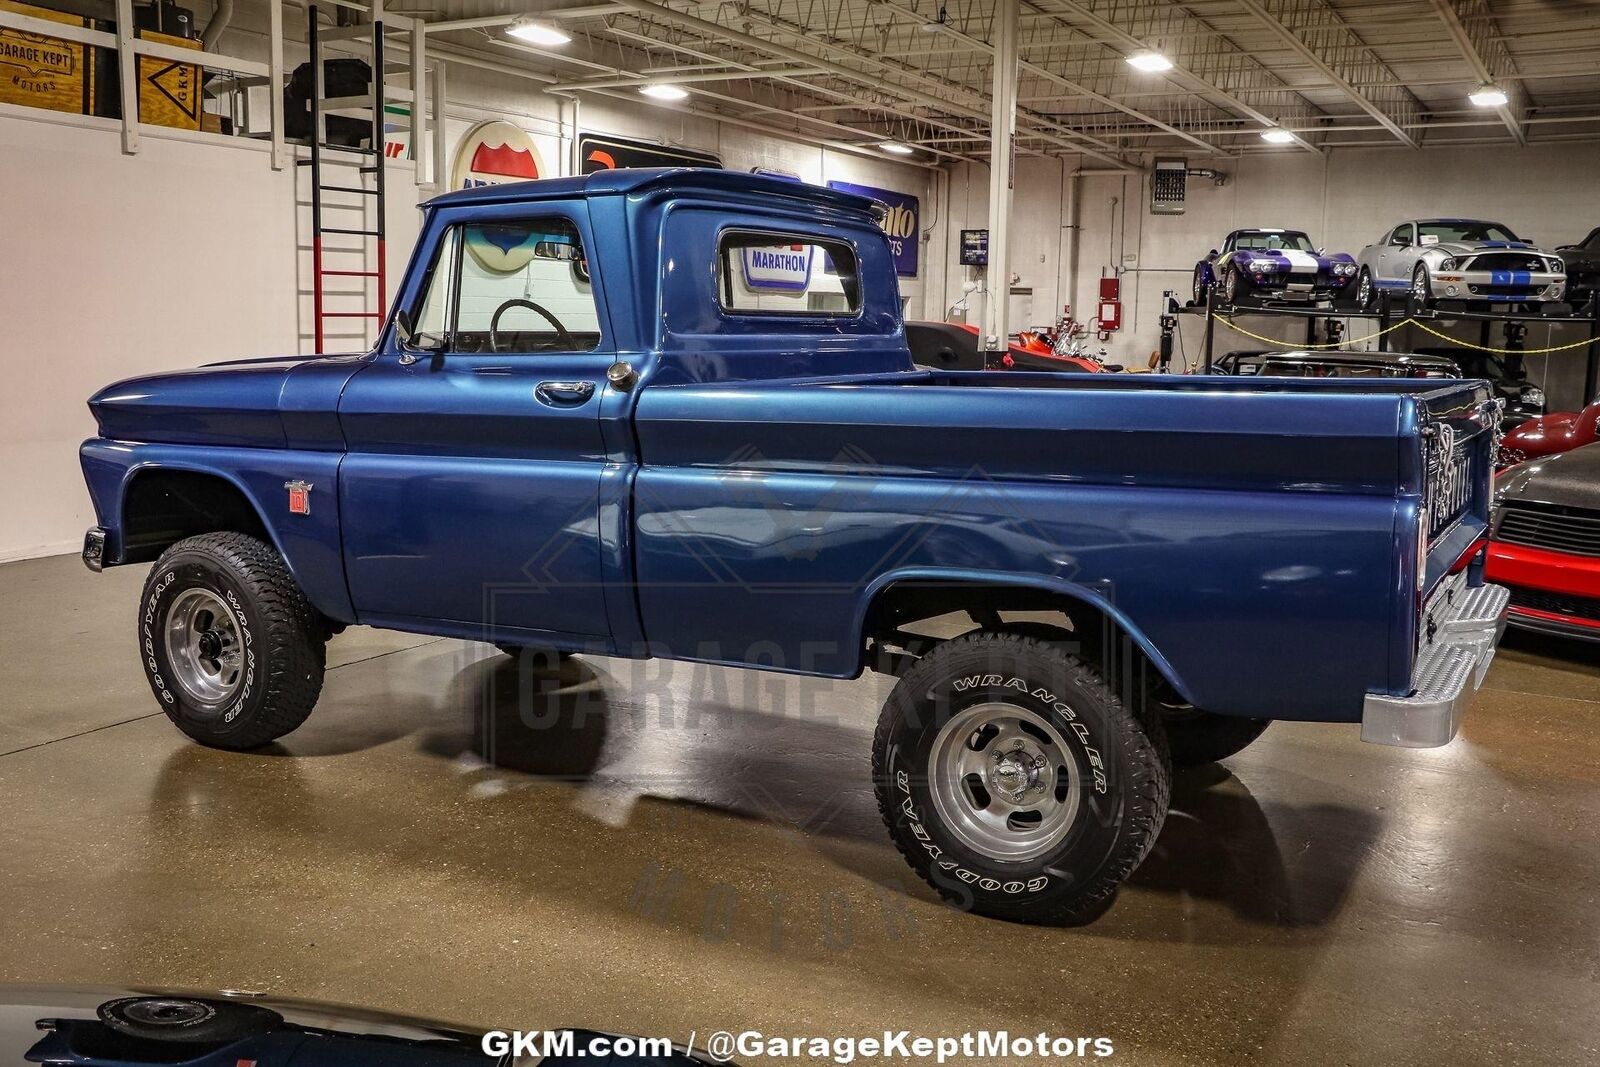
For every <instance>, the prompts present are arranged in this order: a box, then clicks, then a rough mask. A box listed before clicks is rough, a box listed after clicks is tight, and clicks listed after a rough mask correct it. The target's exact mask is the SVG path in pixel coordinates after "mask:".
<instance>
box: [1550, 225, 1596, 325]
mask: <svg viewBox="0 0 1600 1067" xmlns="http://www.w3.org/2000/svg"><path fill="white" fill-rule="evenodd" d="M1556 251H1557V252H1560V253H1561V258H1562V260H1564V261H1565V262H1566V264H1567V303H1569V304H1571V305H1572V307H1573V309H1574V310H1576V309H1578V308H1582V307H1586V306H1587V305H1588V303H1589V301H1591V300H1593V299H1595V298H1596V297H1597V296H1600V226H1596V227H1595V228H1594V229H1592V230H1590V231H1589V236H1587V237H1585V238H1584V239H1583V240H1581V241H1579V242H1578V243H1577V244H1575V245H1562V246H1561V247H1559V248H1557V249H1556Z"/></svg>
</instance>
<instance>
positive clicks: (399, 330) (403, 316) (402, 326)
mask: <svg viewBox="0 0 1600 1067" xmlns="http://www.w3.org/2000/svg"><path fill="white" fill-rule="evenodd" d="M394 332H395V336H397V337H399V338H400V343H401V344H403V345H406V346H408V347H409V346H410V344H411V341H412V338H414V337H416V335H417V333H416V329H415V328H414V327H413V326H412V323H411V312H409V311H407V310H406V309H405V308H401V309H400V310H399V311H396V312H395V313H394Z"/></svg>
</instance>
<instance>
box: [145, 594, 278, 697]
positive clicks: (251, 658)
mask: <svg viewBox="0 0 1600 1067" xmlns="http://www.w3.org/2000/svg"><path fill="white" fill-rule="evenodd" d="M177 580H178V572H177V571H168V572H167V573H166V574H163V575H162V576H161V580H160V581H158V582H157V583H156V586H155V588H154V589H152V590H151V591H150V597H149V599H147V600H146V601H145V605H144V618H143V619H142V620H141V624H142V625H141V627H140V628H141V630H142V632H143V637H144V642H143V643H144V661H145V666H146V667H147V668H148V670H149V672H150V681H151V682H153V683H154V684H155V687H156V691H157V692H158V693H160V694H161V699H162V700H163V701H164V702H165V703H167V704H176V703H177V702H178V700H177V697H175V696H174V695H173V693H172V690H171V689H170V688H169V687H168V686H167V680H166V679H165V678H163V677H162V676H161V665H160V663H158V662H157V661H156V636H155V625H156V611H157V607H158V606H159V604H160V601H161V594H163V593H165V592H166V591H167V589H168V587H169V586H171V585H172V583H173V582H175V581H177ZM223 595H224V596H226V597H227V598H228V605H229V607H231V608H233V611H234V615H235V617H236V618H237V621H238V624H239V639H240V641H241V642H243V644H244V685H243V686H242V687H240V689H239V697H238V699H237V700H235V701H234V702H233V704H232V705H230V706H229V708H228V710H227V711H225V712H223V714H222V721H223V722H227V723H231V722H233V720H234V719H236V718H238V717H239V714H240V713H241V712H243V711H244V706H245V702H246V701H248V700H249V699H250V692H251V690H252V689H254V688H255V680H256V650H255V636H254V634H252V633H251V632H250V623H249V621H248V618H247V616H246V615H245V611H244V605H242V604H240V603H239V598H238V597H237V596H235V595H234V592H233V590H232V589H225V590H223Z"/></svg>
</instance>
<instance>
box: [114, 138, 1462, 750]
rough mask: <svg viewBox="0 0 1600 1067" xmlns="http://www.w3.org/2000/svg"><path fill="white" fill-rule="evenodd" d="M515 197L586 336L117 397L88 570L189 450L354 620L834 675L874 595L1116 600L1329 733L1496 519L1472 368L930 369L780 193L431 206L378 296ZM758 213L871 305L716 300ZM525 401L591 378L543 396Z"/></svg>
mask: <svg viewBox="0 0 1600 1067" xmlns="http://www.w3.org/2000/svg"><path fill="white" fill-rule="evenodd" d="M519 190H520V191H522V195H519ZM534 204H536V210H537V212H538V213H539V214H540V215H543V216H548V215H551V214H554V215H559V216H562V217H564V218H566V219H567V220H568V221H570V222H571V223H572V225H573V227H574V229H575V230H576V232H578V234H579V235H580V236H581V239H582V241H583V244H584V247H585V248H586V249H587V250H588V252H589V261H590V268H591V273H592V277H593V291H594V296H595V303H596V311H597V315H598V318H599V322H600V324H601V330H600V332H601V338H600V342H599V345H598V347H597V348H596V349H595V350H594V351H592V352H586V353H569V354H559V353H507V354H473V353H448V354H444V355H439V356H430V355H423V356H422V357H421V358H418V359H416V360H415V361H414V362H403V361H402V359H401V357H402V355H403V353H402V350H401V349H400V347H399V343H398V341H397V339H396V336H395V334H394V330H393V327H392V326H391V327H389V328H387V329H386V330H385V332H384V333H383V335H382V337H381V339H380V343H379V344H378V346H377V347H376V349H375V350H374V351H373V352H371V353H369V354H367V355H364V356H360V357H336V358H327V359H312V360H303V361H296V360H287V361H285V360H279V361H254V362H248V363H244V364H239V365H233V366H226V367H220V366H219V367H212V368H206V369H202V370H198V371H188V372H181V373H175V374H167V375H153V376H149V377H146V378H141V379H135V380H132V381H129V382H124V383H120V384H119V385H117V386H113V387H111V388H109V389H106V390H104V391H102V392H101V393H99V394H97V395H96V396H95V397H94V398H93V400H92V401H91V407H92V409H93V411H94V413H95V416H96V418H97V420H98V421H99V424H100V427H101V436H100V437H98V438H95V439H92V440H90V441H89V442H86V443H85V445H84V446H83V450H82V459H83V466H84V471H85V475H86V478H87V480H88V483H89V487H90V492H91V495H92V497H93V498H94V502H95V507H96V511H97V514H98V516H99V521H100V524H101V525H102V526H104V527H106V528H107V530H108V534H109V536H108V542H107V560H108V563H113V564H114V563H116V562H119V561H120V560H121V558H122V557H121V547H120V546H121V544H122V538H121V527H122V524H123V500H124V498H125V494H126V491H127V486H128V484H129V482H130V479H132V478H135V477H138V476H139V475H140V473H141V472H143V471H148V470H154V469H161V468H168V467H171V468H179V469H183V470H189V471H195V472H198V473H202V474H210V475H214V476H215V477H217V478H218V479H221V480H223V481H226V482H227V483H229V484H231V485H233V486H235V487H236V488H238V489H239V490H240V491H241V492H242V493H244V494H245V496H246V498H247V499H248V500H249V501H250V502H251V503H252V505H253V506H254V507H255V508H256V509H257V511H258V512H259V514H260V517H261V519H262V523H263V525H264V526H265V527H266V529H267V530H268V532H269V536H270V537H271V538H272V539H273V541H274V543H275V545H276V546H277V548H278V549H279V551H280V552H281V553H282V554H283V556H284V558H285V559H286V560H287V561H288V564H289V566H290V569H291V571H292V572H293V574H294V576H295V578H296V580H297V581H299V582H300V583H301V585H302V586H303V587H304V588H305V589H306V591H307V593H308V595H309V596H310V597H311V599H312V601H313V602H314V604H315V605H316V607H317V608H318V609H319V610H321V611H322V612H324V613H325V614H327V615H329V616H330V617H332V618H334V619H337V620H340V621H344V622H351V621H357V622H368V623H372V624H376V625H383V626H392V627H397V628H402V629H408V630H416V631H419V632H425V633H438V634H445V635H450V636H460V637H479V638H483V639H490V640H501V641H510V642H513V643H515V642H516V641H518V640H521V641H524V642H530V643H531V642H540V643H547V644H551V645H555V646H558V647H564V648H572V649H590V650H593V649H602V650H608V651H615V652H617V653H619V654H623V655H633V656H638V655H646V654H654V655H665V656H672V657H675V658H680V659H692V660H709V661H716V662H727V663H735V664H744V665H753V666H761V667H767V668H771V669H777V670H786V671H795V672H800V673H807V674H816V675H827V676H839V677H844V676H850V675H854V674H856V673H857V672H859V671H860V670H861V669H862V648H863V638H864V634H863V628H864V626H865V625H866V620H867V619H868V618H869V617H870V616H871V613H872V611H873V607H874V604H875V603H877V598H879V597H880V596H882V595H884V594H885V592H886V591H889V590H893V589H896V588H899V587H903V586H904V584H905V583H928V582H951V581H957V582H966V583H983V584H989V585H999V586H1007V587H1021V588H1029V589H1036V590H1042V591H1046V592H1049V593H1052V594H1056V595H1059V596H1060V597H1062V598H1065V599H1064V600H1063V602H1064V603H1067V602H1081V603H1086V604H1089V605H1093V606H1095V607H1097V608H1099V609H1101V610H1103V611H1104V612H1106V613H1107V614H1108V615H1110V616H1111V617H1112V618H1113V619H1115V620H1117V621H1118V622H1119V623H1120V624H1121V625H1122V626H1124V627H1125V628H1126V630H1127V632H1128V633H1129V634H1130V636H1131V637H1132V639H1133V640H1134V641H1135V642H1136V643H1138V644H1139V645H1140V646H1141V647H1143V648H1144V649H1145V651H1146V652H1147V653H1149V655H1150V657H1151V659H1152V660H1153V661H1154V662H1155V663H1156V664H1157V666H1158V668H1159V669H1161V670H1162V671H1164V672H1165V673H1166V674H1167V675H1168V677H1169V678H1170V679H1171V680H1172V681H1173V683H1174V684H1175V685H1176V686H1177V687H1178V688H1179V690H1180V691H1181V692H1182V693H1184V694H1185V695H1187V696H1188V697H1189V698H1190V699H1192V700H1193V701H1195V702H1196V703H1198V704H1199V705H1200V706H1202V707H1205V708H1208V709H1210V710H1214V711H1218V712H1223V713H1232V714H1242V715H1258V716H1267V717H1273V718H1291V719H1296V718H1298V719H1321V720H1330V721H1350V720H1354V719H1357V718H1358V717H1359V715H1360V708H1361V700H1362V697H1363V695H1364V694H1365V693H1366V692H1368V691H1380V692H1401V691H1404V689H1405V688H1406V686H1407V684H1408V680H1409V677H1410V670H1411V659H1412V654H1413V649H1414V647H1415V641H1416V633H1415V628H1416V610H1417V603H1418V597H1419V595H1421V594H1422V593H1425V591H1426V589H1427V587H1429V586H1431V584H1432V583H1433V582H1435V581H1437V580H1438V578H1439V576H1441V575H1442V574H1443V573H1444V569H1445V568H1446V566H1447V565H1448V563H1449V562H1451V561H1453V559H1454V558H1455V557H1454V555H1453V553H1458V552H1459V550H1460V548H1461V547H1462V546H1461V545H1460V544H1458V543H1457V541H1459V539H1460V538H1462V537H1469V538H1470V536H1472V535H1474V534H1475V533H1476V532H1477V531H1480V530H1481V529H1482V526H1483V521H1484V519H1485V517H1486V515H1487V507H1488V499H1487V496H1488V478H1489V468H1488V439H1487V435H1486V434H1484V433H1482V432H1481V430H1480V429H1479V428H1478V426H1477V425H1476V423H1475V422H1473V421H1472V416H1473V415H1474V412H1475V409H1476V407H1477V406H1478V405H1480V404H1481V403H1483V402H1484V401H1486V400H1487V399H1488V392H1487V389H1486V387H1485V386H1484V385H1483V384H1482V383H1459V382H1451V383H1448V384H1446V385H1441V384H1440V383H1439V382H1420V381H1397V380H1374V381H1370V382H1369V381H1357V380H1349V379H1337V380H1315V379H1239V378H1231V377H1225V378H1202V377H1159V376H1155V375H1139V376H1124V375H1075V376H1065V375H1050V374H1042V373H1033V372H1017V373H1001V372H970V373H946V374H935V373H930V372H927V371H922V370H919V369H917V368H915V367H914V366H913V364H912V362H911V358H910V355H909V352H908V350H907V348H906V344H905V337H904V331H903V328H902V324H901V321H900V316H899V294H898V291H897V284H896V281H895V277H896V275H895V262H894V258H893V257H892V255H891V254H890V250H889V248H888V245H887V244H886V242H885V241H884V239H883V237H882V235H881V233H880V232H879V231H878V229H877V225H876V222H875V220H874V218H873V216H872V214H871V213H870V211H869V205H868V204H867V203H866V202H865V201H862V200H859V199H857V198H855V197H850V196H846V195H845V194H842V193H838V192H830V191H828V190H821V189H816V188H814V187H810V186H805V185H801V184H799V183H793V182H783V181H779V180H775V179H765V178H759V177H755V176H750V175H739V174H736V173H733V172H726V171H722V172H719V171H709V170H695V171H682V172H654V176H652V172H637V171H633V172H605V173H602V174H599V175H595V176H592V177H590V178H587V179H559V180H555V181H551V182H540V183H535V184H531V185H528V186H525V187H522V186H500V187H494V188H490V189H484V190H471V191H468V192H464V193H459V194H451V195H449V196H446V197H442V198H440V199H439V200H436V201H434V202H433V203H432V204H431V205H430V206H429V207H428V208H427V216H426V221H425V226H424V229H423V236H422V239H421V241H420V242H419V245H418V248H417V250H416V252H415V253H414V256H413V260H412V267H411V269H410V270H409V271H408V273H407V276H406V279H405V281H404V282H403V284H402V285H401V288H400V292H399V294H398V297H397V306H399V307H404V308H408V309H414V308H416V307H417V306H418V303H419V300H420V295H421V290H422V284H423V277H422V275H423V273H424V268H425V265H426V264H429V263H431V262H432V259H433V255H434V252H435V251H436V249H437V246H438V244H439V241H440V235H441V234H442V233H443V232H444V231H445V229H446V228H447V227H448V226H450V225H452V224H455V223H459V222H462V221H469V220H470V221H476V222H483V221H488V222H495V221H509V220H512V219H515V218H517V217H519V216H525V215H526V214H527V213H528V212H529V210H530V205H534ZM751 227H756V228H767V229H773V230H776V231H780V232H790V231H798V232H800V233H802V234H807V235H814V236H816V237H817V238H820V239H826V240H829V241H841V242H845V243H847V244H849V245H850V246H851V247H852V248H853V249H854V251H855V253H856V255H857V258H858V261H859V268H860V276H861V280H862V292H861V299H860V311H859V313H857V314H855V315H853V316H848V317H823V316H817V317H806V316H798V317H792V316H784V317H782V319H781V320H775V319H774V318H773V317H770V316H766V317H764V316H761V315H746V314H736V313H730V312H726V311H724V310H722V308H721V307H720V305H719V302H718V300H717V299H716V295H717V285H718V276H717V271H716V269H715V267H714V264H715V262H716V257H715V255H714V250H715V248H716V247H717V240H718V237H719V235H720V234H721V233H723V232H724V231H725V230H727V229H730V228H744V229H748V228H751ZM614 364H624V365H626V366H627V367H628V368H630V369H631V370H632V371H633V372H634V374H635V375H636V380H635V381H634V382H633V383H632V384H631V385H629V386H626V387H623V388H617V387H614V386H612V385H611V384H610V381H609V379H608V375H607V371H608V369H609V368H612V367H613V365H614ZM549 381H560V382H587V383H589V384H591V385H592V386H593V392H592V395H591V396H590V397H589V398H588V399H586V400H584V401H583V402H581V403H576V404H573V405H570V406H555V407H552V406H549V405H547V404H544V403H542V402H540V401H539V400H538V399H536V393H535V390H536V388H537V386H538V385H539V384H540V383H542V382H549ZM1428 419H1434V420H1440V421H1444V422H1448V423H1450V424H1451V425H1453V426H1454V427H1455V428H1456V430H1457V434H1458V436H1459V437H1460V438H1461V439H1462V440H1465V441H1470V442H1471V443H1470V446H1469V447H1470V448H1471V449H1472V450H1473V456H1474V463H1475V464H1476V467H1475V471H1474V478H1475V483H1474V484H1475V487H1476V488H1475V491H1474V497H1473V503H1472V506H1471V508H1470V510H1469V514H1468V515H1467V516H1466V517H1465V518H1464V519H1463V520H1462V523H1461V525H1460V526H1459V527H1458V528H1457V530H1456V531H1455V532H1453V533H1452V534H1450V535H1449V537H1448V538H1444V539H1441V541H1440V542H1439V543H1438V544H1436V545H1435V546H1433V548H1432V549H1431V551H1430V554H1429V558H1428V559H1427V560H1425V561H1421V563H1422V564H1423V566H1422V567H1421V568H1420V569H1421V570H1423V571H1424V572H1425V575H1424V577H1423V579H1422V582H1421V587H1420V588H1419V580H1418V572H1419V561H1418V560H1417V559H1416V552H1417V522H1418V512H1419V508H1420V504H1421V495H1422V492H1423V484H1422V483H1423V476H1422V459H1421V457H1422V435H1421V427H1422V426H1423V424H1424V422H1425V421H1426V420H1428ZM295 479H301V480H306V481H311V482H313V483H315V485H316V489H315V490H314V493H313V508H312V514H311V515H309V516H297V515H291V514H289V512H288V510H287V502H286V498H285V494H284V490H283V483H284V482H286V481H290V480H295Z"/></svg>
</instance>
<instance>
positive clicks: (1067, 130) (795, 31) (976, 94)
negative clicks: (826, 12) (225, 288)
mask: <svg viewBox="0 0 1600 1067" xmlns="http://www.w3.org/2000/svg"><path fill="white" fill-rule="evenodd" d="M740 18H741V19H742V20H743V21H746V22H753V23H756V24H758V25H762V26H765V27H767V28H768V29H770V30H773V31H775V32H777V33H781V34H783V35H784V36H786V37H790V38H793V39H797V40H807V39H814V38H815V37H816V34H814V33H811V34H808V33H807V32H806V31H805V29H804V28H803V27H801V26H798V25H796V24H794V23H790V22H785V21H784V20H783V19H780V18H778V17H776V16H774V15H771V14H767V13H764V12H757V11H753V10H750V9H746V10H745V11H744V12H742V13H741V15H740ZM826 43H827V45H828V48H829V50H830V51H833V52H842V53H844V54H846V55H849V56H851V57H852V58H854V59H858V60H860V61H861V62H863V63H867V64H870V65H872V66H875V67H877V68H879V69H880V70H885V71H889V72H891V73H894V74H897V75H900V76H901V77H905V78H909V79H911V80H912V81H915V82H920V83H921V84H923V85H927V86H931V87H932V88H933V89H934V90H936V91H938V92H951V93H955V94H957V95H959V96H961V97H962V98H963V99H965V100H966V101H967V102H966V103H965V104H958V103H954V102H952V101H951V100H949V99H947V98H943V97H941V98H939V99H940V100H941V104H940V106H941V107H943V108H944V109H945V110H947V111H950V112H952V113H954V114H957V115H963V116H965V117H967V118H973V119H978V120H981V121H983V122H984V123H985V124H987V122H988V120H989V112H988V106H989V98H988V97H987V96H985V95H983V94H982V92H981V91H980V90H977V89H974V88H973V87H972V86H970V85H965V84H963V83H960V82H952V81H949V80H947V79H944V78H940V77H936V76H934V75H933V74H932V73H931V72H929V71H927V70H925V69H923V68H921V67H916V66H912V65H909V64H906V63H899V62H895V61H893V60H891V59H889V58H888V57H886V56H884V55H883V54H881V53H872V52H865V51H862V50H861V49H859V48H856V47H853V46H852V45H850V44H848V43H845V42H843V41H839V40H838V39H837V38H832V37H830V38H828V39H827V42H826ZM966 51H968V52H972V51H976V49H973V48H970V47H969V48H967V49H966ZM871 84H873V85H875V86H876V85H879V83H878V82H876V81H874V82H872V83H871ZM1018 114H1019V117H1020V119H1021V120H1025V124H1024V125H1022V126H1019V129H1022V130H1037V131H1040V136H1045V137H1048V136H1049V134H1050V133H1051V132H1055V133H1059V134H1062V135H1064V136H1067V137H1071V138H1073V139H1074V140H1075V141H1076V142H1080V143H1076V144H1073V145H1070V146H1068V147H1071V148H1072V150H1073V151H1076V152H1082V153H1083V154H1085V155H1090V156H1094V157H1095V158H1097V159H1100V160H1102V161H1104V162H1106V163H1111V164H1113V165H1114V166H1116V167H1118V168H1120V169H1124V170H1130V171H1131V170H1135V169H1137V168H1135V167H1132V166H1130V165H1129V164H1128V163H1126V162H1124V161H1122V160H1118V159H1114V158H1112V157H1111V156H1108V155H1105V154H1104V153H1107V152H1112V153H1114V152H1117V151H1119V149H1118V148H1117V146H1116V145H1113V144H1111V142H1109V141H1105V140H1102V139H1100V138H1098V137H1092V136H1090V135H1089V134H1087V133H1084V132H1083V131H1081V130H1077V129H1074V128H1072V127H1071V126H1068V125H1066V124H1064V123H1061V122H1058V121H1056V120H1054V119H1052V118H1050V117H1049V116H1048V115H1043V114H1040V113H1039V112H1037V111H1030V110H1028V109H1027V108H1023V109H1021V110H1020V111H1019V112H1018ZM923 121H925V122H927V121H931V120H929V119H926V118H924V119H923ZM963 132H965V131H963ZM1052 143H1055V144H1057V145H1058V146H1059V145H1061V144H1062V142H1060V141H1059V140H1057V141H1053V142H1052ZM1084 145H1092V146H1093V149H1090V148H1086V147H1084Z"/></svg>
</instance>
